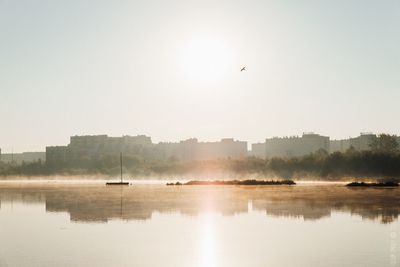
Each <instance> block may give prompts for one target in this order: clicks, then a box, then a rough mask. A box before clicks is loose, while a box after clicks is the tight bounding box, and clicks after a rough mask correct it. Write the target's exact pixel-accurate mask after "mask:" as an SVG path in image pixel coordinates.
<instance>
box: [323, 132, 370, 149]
mask: <svg viewBox="0 0 400 267" xmlns="http://www.w3.org/2000/svg"><path fill="white" fill-rule="evenodd" d="M376 138H377V136H376V135H375V134H373V133H361V134H360V136H357V137H353V138H349V139H343V140H331V141H330V153H333V152H342V153H343V152H346V151H347V150H348V149H349V148H350V147H352V148H353V149H355V150H357V151H366V150H371V144H372V143H373V142H374V140H376Z"/></svg>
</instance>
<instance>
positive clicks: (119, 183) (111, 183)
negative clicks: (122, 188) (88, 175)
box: [106, 152, 129, 185]
mask: <svg viewBox="0 0 400 267" xmlns="http://www.w3.org/2000/svg"><path fill="white" fill-rule="evenodd" d="M119 159H120V162H121V181H119V182H107V183H106V185H129V183H128V182H124V181H123V179H122V152H121V154H120V155H119Z"/></svg>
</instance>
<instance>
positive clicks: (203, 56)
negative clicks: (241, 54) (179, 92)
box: [182, 38, 232, 83]
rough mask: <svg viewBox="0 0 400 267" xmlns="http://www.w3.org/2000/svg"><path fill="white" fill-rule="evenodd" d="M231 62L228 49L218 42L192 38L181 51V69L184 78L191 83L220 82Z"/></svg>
mask: <svg viewBox="0 0 400 267" xmlns="http://www.w3.org/2000/svg"><path fill="white" fill-rule="evenodd" d="M231 62H232V55H231V51H230V49H229V48H228V47H227V46H226V45H225V44H224V43H223V42H221V41H219V40H213V39H207V38H192V39H191V40H190V41H188V42H187V43H185V44H184V47H183V49H182V67H183V69H184V73H185V74H186V77H187V78H188V79H189V80H191V81H192V82H196V83H216V82H220V81H222V80H223V79H224V78H225V77H226V75H227V73H228V70H229V68H230V65H231Z"/></svg>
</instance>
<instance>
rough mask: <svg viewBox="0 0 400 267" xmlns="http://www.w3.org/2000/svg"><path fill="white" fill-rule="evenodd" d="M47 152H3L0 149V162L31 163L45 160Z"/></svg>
mask: <svg viewBox="0 0 400 267" xmlns="http://www.w3.org/2000/svg"><path fill="white" fill-rule="evenodd" d="M45 159H46V153H45V152H23V153H4V154H1V150H0V162H4V163H14V164H22V163H30V162H36V161H39V160H40V161H43V162H44V161H45Z"/></svg>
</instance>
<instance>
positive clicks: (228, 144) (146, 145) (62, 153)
mask: <svg viewBox="0 0 400 267" xmlns="http://www.w3.org/2000/svg"><path fill="white" fill-rule="evenodd" d="M120 152H122V153H124V155H125V156H134V157H138V158H147V159H169V158H174V159H176V160H180V161H194V160H212V159H223V158H241V157H245V156H246V155H247V142H242V141H235V140H233V139H230V138H227V139H222V140H221V141H219V142H198V140H197V139H195V138H192V139H188V140H185V141H181V142H179V143H159V144H153V143H152V141H151V138H150V137H147V136H144V135H139V136H122V137H108V136H107V135H96V136H72V137H71V139H70V144H68V145H67V146H56V147H47V148H46V154H47V162H48V163H49V164H52V165H57V164H59V163H60V162H61V163H66V162H68V163H72V164H73V165H74V164H80V163H81V162H82V161H84V160H96V159H100V158H102V157H104V156H107V155H116V154H119V153H120Z"/></svg>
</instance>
